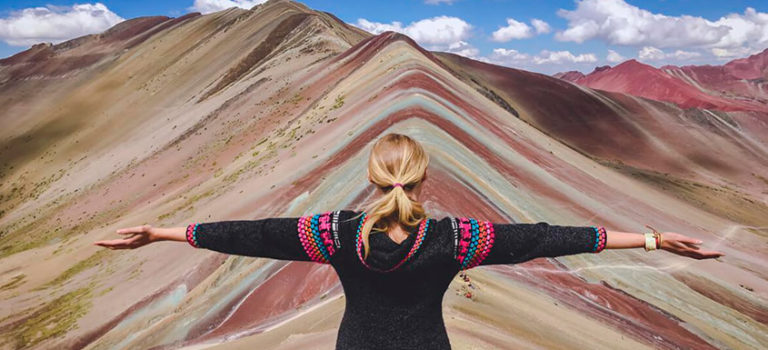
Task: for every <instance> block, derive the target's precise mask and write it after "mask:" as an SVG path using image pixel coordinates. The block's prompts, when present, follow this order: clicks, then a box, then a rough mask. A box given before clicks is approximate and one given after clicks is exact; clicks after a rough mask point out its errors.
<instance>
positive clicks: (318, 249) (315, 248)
mask: <svg viewBox="0 0 768 350" xmlns="http://www.w3.org/2000/svg"><path fill="white" fill-rule="evenodd" d="M331 214H332V212H325V213H322V214H315V215H308V216H302V217H300V218H299V223H298V228H299V241H301V245H302V246H303V247H304V251H305V252H307V255H309V258H310V259H312V261H314V262H318V263H321V264H329V263H330V260H331V256H332V255H333V254H334V253H335V252H336V248H335V247H334V245H333V243H334V242H333V238H332V234H331Z"/></svg>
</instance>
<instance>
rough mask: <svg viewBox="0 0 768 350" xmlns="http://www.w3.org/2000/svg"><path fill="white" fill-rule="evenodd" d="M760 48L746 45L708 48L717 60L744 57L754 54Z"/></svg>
mask: <svg viewBox="0 0 768 350" xmlns="http://www.w3.org/2000/svg"><path fill="white" fill-rule="evenodd" d="M758 51H760V50H755V49H750V48H748V47H737V48H733V49H721V48H713V49H712V50H710V52H712V55H714V56H715V57H716V58H717V59H718V60H729V59H733V58H736V57H745V56H749V55H751V54H755V53H757V52H758Z"/></svg>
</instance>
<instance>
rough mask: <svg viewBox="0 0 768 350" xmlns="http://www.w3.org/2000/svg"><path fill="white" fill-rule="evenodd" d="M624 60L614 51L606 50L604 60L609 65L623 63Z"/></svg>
mask: <svg viewBox="0 0 768 350" xmlns="http://www.w3.org/2000/svg"><path fill="white" fill-rule="evenodd" d="M625 59H626V58H624V56H622V55H621V54H619V53H618V52H616V51H613V50H608V55H607V56H605V60H606V61H608V62H611V63H616V62H621V61H624V60H625Z"/></svg>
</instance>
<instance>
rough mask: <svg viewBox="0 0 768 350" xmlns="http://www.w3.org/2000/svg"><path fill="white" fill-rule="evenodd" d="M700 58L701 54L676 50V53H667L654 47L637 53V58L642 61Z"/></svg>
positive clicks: (646, 47) (648, 47) (644, 48)
mask: <svg viewBox="0 0 768 350" xmlns="http://www.w3.org/2000/svg"><path fill="white" fill-rule="evenodd" d="M700 56H701V53H699V52H694V51H683V50H676V51H675V52H670V53H667V52H664V51H662V50H661V49H658V48H655V47H653V46H645V47H643V48H642V49H640V51H639V52H638V53H637V58H638V59H640V60H641V61H661V60H670V59H673V60H678V61H686V60H690V59H692V58H697V57H700Z"/></svg>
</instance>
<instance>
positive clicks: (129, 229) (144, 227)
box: [117, 225, 151, 235]
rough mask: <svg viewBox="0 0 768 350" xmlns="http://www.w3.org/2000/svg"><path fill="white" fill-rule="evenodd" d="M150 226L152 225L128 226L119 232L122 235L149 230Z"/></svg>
mask: <svg viewBox="0 0 768 350" xmlns="http://www.w3.org/2000/svg"><path fill="white" fill-rule="evenodd" d="M150 227H151V226H150V225H141V226H133V227H126V228H121V229H119V230H117V233H118V234H121V235H127V234H132V233H141V232H148V231H149V229H150Z"/></svg>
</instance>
